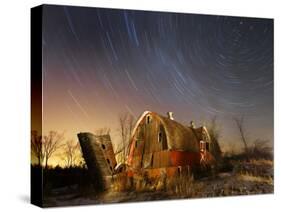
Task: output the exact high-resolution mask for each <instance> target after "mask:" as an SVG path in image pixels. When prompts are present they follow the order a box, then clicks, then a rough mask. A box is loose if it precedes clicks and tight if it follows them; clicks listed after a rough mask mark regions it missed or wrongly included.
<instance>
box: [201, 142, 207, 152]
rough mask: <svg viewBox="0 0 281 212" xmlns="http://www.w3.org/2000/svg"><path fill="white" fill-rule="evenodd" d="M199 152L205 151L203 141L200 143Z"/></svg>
mask: <svg viewBox="0 0 281 212" xmlns="http://www.w3.org/2000/svg"><path fill="white" fill-rule="evenodd" d="M200 150H203V151H205V150H206V142H205V141H200Z"/></svg>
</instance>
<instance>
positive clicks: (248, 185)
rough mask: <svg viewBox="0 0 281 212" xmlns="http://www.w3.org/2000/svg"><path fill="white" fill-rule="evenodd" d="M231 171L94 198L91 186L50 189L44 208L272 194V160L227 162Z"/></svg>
mask: <svg viewBox="0 0 281 212" xmlns="http://www.w3.org/2000/svg"><path fill="white" fill-rule="evenodd" d="M228 163H229V164H230V165H231V167H232V169H231V170H222V171H220V172H219V173H217V174H213V175H210V176H207V177H202V178H198V179H191V178H189V179H186V178H180V179H177V180H176V183H174V184H173V185H172V186H169V188H166V189H162V190H158V191H156V190H150V191H147V190H146V191H139V192H136V191H126V192H117V191H113V190H109V191H107V192H104V193H102V194H100V195H95V194H94V193H93V192H92V189H91V187H86V188H79V186H78V185H71V186H68V187H61V188H57V189H52V190H51V191H50V192H48V194H47V195H45V198H44V206H46V207H52V206H66V205H84V204H102V203H117V202H137V201H152V200H165V199H182V198H204V197H221V196H236V195H254V194H270V193H273V192H274V186H273V178H274V177H273V161H271V160H262V159H260V160H249V161H248V160H242V161H240V160H230V161H228Z"/></svg>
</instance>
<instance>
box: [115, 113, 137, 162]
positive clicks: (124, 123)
mask: <svg viewBox="0 0 281 212" xmlns="http://www.w3.org/2000/svg"><path fill="white" fill-rule="evenodd" d="M118 122H119V128H118V131H119V133H120V137H121V142H122V147H121V149H119V151H118V152H122V161H123V162H125V158H126V153H127V149H128V145H129V140H130V138H131V135H132V132H133V127H134V123H135V118H134V116H132V115H131V114H129V113H123V114H120V115H119V118H118Z"/></svg>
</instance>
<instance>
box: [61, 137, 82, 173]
mask: <svg viewBox="0 0 281 212" xmlns="http://www.w3.org/2000/svg"><path fill="white" fill-rule="evenodd" d="M79 153H80V150H79V143H75V142H74V141H73V140H68V141H67V142H66V144H65V146H64V158H63V159H64V161H65V163H66V167H68V168H70V167H73V166H74V165H75V164H76V163H77V162H78V159H79Z"/></svg>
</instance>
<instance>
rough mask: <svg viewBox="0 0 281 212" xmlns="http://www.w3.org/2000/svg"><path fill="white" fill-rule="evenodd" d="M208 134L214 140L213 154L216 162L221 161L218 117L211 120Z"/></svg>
mask: <svg viewBox="0 0 281 212" xmlns="http://www.w3.org/2000/svg"><path fill="white" fill-rule="evenodd" d="M207 128H208V132H209V135H210V138H211V140H212V142H211V144H212V148H211V151H212V154H213V155H214V156H215V158H216V160H220V159H221V153H222V152H221V148H220V145H219V139H220V133H221V132H220V129H219V128H218V124H217V117H216V116H213V117H212V118H211V120H210V123H209V124H208V127H207Z"/></svg>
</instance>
